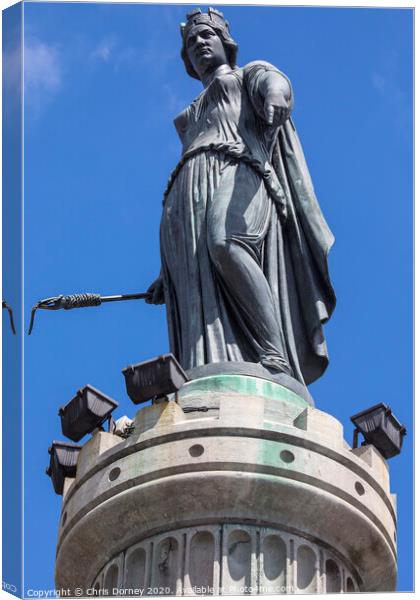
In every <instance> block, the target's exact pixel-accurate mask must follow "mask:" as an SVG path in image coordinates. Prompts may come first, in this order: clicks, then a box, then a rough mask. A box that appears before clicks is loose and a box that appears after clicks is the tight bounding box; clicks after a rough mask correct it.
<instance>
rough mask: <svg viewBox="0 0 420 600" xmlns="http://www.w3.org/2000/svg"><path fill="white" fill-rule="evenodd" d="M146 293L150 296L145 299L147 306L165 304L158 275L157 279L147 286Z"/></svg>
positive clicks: (161, 283)
mask: <svg viewBox="0 0 420 600" xmlns="http://www.w3.org/2000/svg"><path fill="white" fill-rule="evenodd" d="M147 293H148V294H150V296H149V297H148V298H146V299H145V302H146V303H147V304H165V296H164V293H163V281H162V277H161V276H160V275H159V277H158V278H157V279H155V281H154V282H153V283H152V285H151V286H149V288H148V290H147Z"/></svg>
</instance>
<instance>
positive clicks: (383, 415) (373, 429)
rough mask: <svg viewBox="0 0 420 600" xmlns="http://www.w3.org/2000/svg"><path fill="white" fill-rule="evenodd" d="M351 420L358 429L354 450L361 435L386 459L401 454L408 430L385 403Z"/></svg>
mask: <svg viewBox="0 0 420 600" xmlns="http://www.w3.org/2000/svg"><path fill="white" fill-rule="evenodd" d="M350 419H351V421H352V422H353V424H354V425H355V427H356V429H355V430H354V439H353V448H356V447H357V437H358V434H359V433H361V434H362V435H363V437H364V438H365V443H366V444H372V446H374V447H375V448H376V449H377V450H378V451H379V452H380V453H381V454H382V456H383V457H384V458H392V457H393V456H396V455H397V454H399V453H400V452H401V447H402V443H403V437H404V435H406V433H407V431H406V428H405V427H404V425H401V423H400V422H399V421H398V419H397V418H396V417H395V415H394V414H393V413H392V411H391V409H390V408H389V406H387V405H386V404H384V403H383V402H381V403H380V404H375V405H374V406H371V407H370V408H368V409H366V410H363V411H361V412H359V413H357V414H355V415H353V416H352V417H350Z"/></svg>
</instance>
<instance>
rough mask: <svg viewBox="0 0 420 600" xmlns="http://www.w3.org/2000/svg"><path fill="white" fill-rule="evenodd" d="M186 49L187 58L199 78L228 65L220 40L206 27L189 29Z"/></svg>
mask: <svg viewBox="0 0 420 600" xmlns="http://www.w3.org/2000/svg"><path fill="white" fill-rule="evenodd" d="M186 48H187V53H188V58H189V59H190V61H191V64H192V66H193V67H194V70H195V71H196V73H197V74H198V75H199V76H200V77H202V76H203V75H205V74H206V73H211V72H212V71H214V70H215V69H217V67H220V66H221V65H225V64H227V63H228V58H227V56H226V51H225V48H224V46H223V42H222V40H221V39H220V38H219V36H218V35H217V33H216V32H215V31H214V30H213V29H212V28H211V27H208V26H207V25H197V26H196V27H193V28H192V29H191V31H190V32H189V33H188V37H187V39H186Z"/></svg>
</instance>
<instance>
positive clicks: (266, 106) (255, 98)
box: [244, 61, 293, 127]
mask: <svg viewBox="0 0 420 600" xmlns="http://www.w3.org/2000/svg"><path fill="white" fill-rule="evenodd" d="M244 74H245V82H246V85H247V89H248V92H249V96H250V98H251V102H252V104H253V106H254V109H255V111H256V112H257V114H258V115H259V117H261V118H262V119H263V120H264V121H265V123H266V124H267V125H272V126H274V127H278V126H280V125H283V123H285V121H286V120H287V119H288V118H289V116H290V113H291V111H292V109H293V91H292V86H291V84H290V81H289V79H288V78H287V77H286V76H285V75H284V73H282V72H281V71H279V70H278V69H277V68H276V67H274V66H273V65H271V64H270V63H267V62H263V61H255V62H253V63H249V64H248V65H247V66H246V67H245V68H244Z"/></svg>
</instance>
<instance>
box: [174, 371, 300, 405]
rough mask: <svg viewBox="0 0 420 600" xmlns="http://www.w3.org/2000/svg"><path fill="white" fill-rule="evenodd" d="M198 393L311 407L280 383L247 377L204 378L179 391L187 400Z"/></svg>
mask: <svg viewBox="0 0 420 600" xmlns="http://www.w3.org/2000/svg"><path fill="white" fill-rule="evenodd" d="M197 392H201V393H208V392H218V393H223V392H225V393H230V392H234V393H237V394H241V395H243V396H245V397H246V396H247V395H249V396H262V397H264V398H269V399H273V400H281V401H283V402H290V403H291V404H293V405H295V406H298V407H302V408H306V407H307V406H309V404H308V402H306V400H304V399H303V398H301V397H300V396H298V395H297V394H295V393H294V392H292V391H290V390H288V389H287V388H285V387H283V386H282V385H280V384H278V383H274V382H272V381H268V380H266V379H260V378H258V377H249V376H246V375H211V376H209V377H202V378H200V379H196V380H193V381H191V382H189V383H187V384H186V385H184V386H183V387H182V389H181V390H180V391H179V395H180V397H182V398H186V397H188V396H189V395H190V394H194V395H196V394H197Z"/></svg>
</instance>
